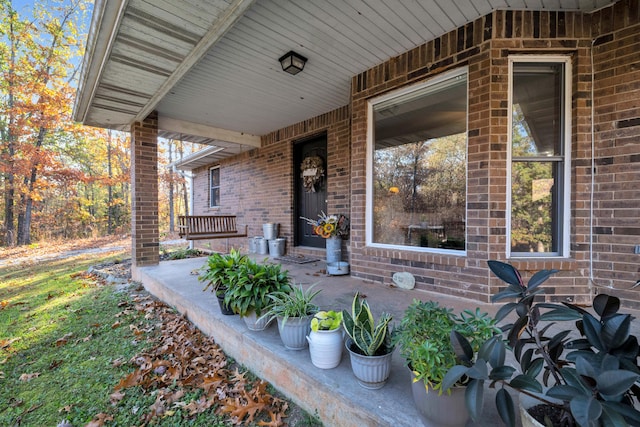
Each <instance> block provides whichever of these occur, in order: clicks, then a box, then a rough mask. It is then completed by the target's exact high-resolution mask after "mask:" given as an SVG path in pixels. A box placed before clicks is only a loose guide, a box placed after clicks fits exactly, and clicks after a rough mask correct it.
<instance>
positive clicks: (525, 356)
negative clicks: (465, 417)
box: [443, 261, 640, 427]
mask: <svg viewBox="0 0 640 427" xmlns="http://www.w3.org/2000/svg"><path fill="white" fill-rule="evenodd" d="M489 268H490V269H491V271H492V272H493V273H494V274H495V275H496V276H497V277H498V278H500V279H501V280H503V281H504V282H506V283H507V287H506V289H504V290H501V291H500V292H498V293H497V294H496V295H494V296H493V298H492V299H493V301H502V300H505V299H511V300H513V299H516V301H511V302H508V303H506V304H505V305H504V306H502V307H501V308H500V310H499V311H498V313H497V314H496V318H497V319H498V320H502V319H504V318H505V317H506V316H507V315H509V314H510V313H515V315H516V318H515V321H514V322H513V323H510V324H508V325H506V326H505V327H504V328H503V329H504V330H505V333H506V341H505V340H504V339H503V337H501V336H499V337H494V338H492V339H489V340H487V341H486V342H485V343H483V345H482V346H481V348H480V349H479V351H478V352H477V355H476V356H477V357H475V358H474V352H473V350H472V349H471V348H470V347H469V345H468V342H466V340H465V339H464V337H461V336H459V335H458V334H455V333H453V334H452V337H451V338H452V342H454V343H456V349H457V353H458V356H459V359H460V360H461V361H463V363H461V364H459V365H457V366H455V367H453V368H452V369H451V370H450V371H449V373H448V374H447V376H446V378H445V381H444V385H443V387H446V386H447V385H449V384H452V383H454V382H456V381H458V380H459V379H460V378H468V380H469V385H470V389H471V390H472V393H468V395H467V396H466V397H467V399H466V405H467V408H468V409H469V412H470V414H471V417H472V418H473V419H478V418H479V416H480V413H481V408H482V402H483V397H482V394H483V385H484V383H489V384H490V386H491V387H496V386H499V387H500V388H499V390H498V391H497V393H496V400H495V403H496V407H497V409H498V413H499V414H500V417H501V418H502V420H503V421H504V422H505V423H506V424H507V425H509V426H514V425H515V424H516V416H515V409H514V404H513V398H512V397H511V395H510V393H509V391H516V392H520V393H523V394H525V395H529V396H531V397H533V398H535V399H537V400H538V401H539V402H540V404H541V405H542V406H541V407H538V409H539V410H545V412H544V413H545V414H547V415H546V419H545V415H542V416H540V417H539V418H540V419H538V418H537V419H538V421H539V422H541V423H543V424H547V425H549V424H551V423H553V424H554V425H561V426H573V425H579V426H583V427H584V426H606V427H609V426H616V427H617V426H626V425H640V412H638V410H637V409H635V407H634V405H636V404H638V401H639V397H640V387H639V386H638V380H639V379H640V368H639V366H638V356H639V355H640V347H639V346H638V340H637V338H636V337H635V336H633V335H631V332H630V330H631V321H632V319H633V318H632V317H631V316H630V315H629V314H622V313H618V310H619V308H620V300H619V299H618V298H616V297H612V296H609V295H605V294H600V295H597V296H596V297H595V298H594V299H593V311H594V312H595V315H594V314H592V313H591V312H589V311H587V310H584V309H583V308H580V307H578V306H576V305H573V304H569V303H562V304H551V303H544V302H539V301H536V297H537V296H539V295H540V294H542V293H543V289H542V288H541V287H540V285H541V284H542V283H544V282H545V281H546V280H547V279H548V278H549V277H550V276H551V275H553V274H555V273H556V272H557V270H541V271H538V272H537V273H535V274H534V275H533V276H532V277H531V278H530V279H529V281H528V283H527V284H525V283H524V281H523V279H522V276H521V274H520V272H519V271H518V270H517V269H516V268H515V267H513V266H512V265H510V264H506V263H503V262H500V261H489ZM559 321H562V322H575V323H573V324H572V323H569V325H573V326H566V327H564V328H561V327H559V325H558V324H555V322H559ZM562 325H563V326H564V325H565V324H564V323H563V324H562ZM508 353H509V354H511V355H512V356H513V359H515V362H516V365H517V368H516V367H513V366H511V365H510V364H509V363H507V357H506V355H507V354H508ZM474 359H475V360H474ZM548 409H552V410H551V411H547V410H548ZM532 415H534V414H532ZM552 415H553V416H556V419H555V421H552V420H551V416H552Z"/></svg>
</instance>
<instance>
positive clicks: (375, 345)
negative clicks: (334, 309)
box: [342, 292, 393, 356]
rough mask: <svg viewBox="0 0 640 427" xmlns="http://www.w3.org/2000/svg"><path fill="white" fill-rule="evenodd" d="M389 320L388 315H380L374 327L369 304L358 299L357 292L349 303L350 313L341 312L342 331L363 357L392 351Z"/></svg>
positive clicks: (389, 316)
mask: <svg viewBox="0 0 640 427" xmlns="http://www.w3.org/2000/svg"><path fill="white" fill-rule="evenodd" d="M391 319H392V317H391V315H390V314H389V313H382V315H381V316H380V319H379V320H380V321H379V322H378V324H377V325H376V323H375V320H374V318H373V314H372V313H371V309H370V308H369V304H368V303H367V301H366V300H364V299H361V298H360V294H359V293H358V292H356V295H355V297H354V298H353V302H352V303H351V313H349V312H348V311H347V310H342V321H343V323H344V329H345V331H346V332H347V335H349V338H351V339H352V340H353V343H354V345H355V346H356V347H358V349H359V350H360V352H362V354H364V355H365V356H380V355H383V354H388V353H390V352H391V351H393V345H392V344H391V332H390V331H389V323H390V322H391Z"/></svg>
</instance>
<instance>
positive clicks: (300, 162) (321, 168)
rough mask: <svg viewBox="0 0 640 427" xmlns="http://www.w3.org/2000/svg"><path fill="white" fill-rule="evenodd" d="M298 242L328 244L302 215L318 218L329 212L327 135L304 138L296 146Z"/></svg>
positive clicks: (302, 244) (296, 232) (317, 244)
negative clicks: (321, 213) (322, 213)
mask: <svg viewBox="0 0 640 427" xmlns="http://www.w3.org/2000/svg"><path fill="white" fill-rule="evenodd" d="M293 164H294V168H295V169H294V171H293V172H294V173H293V176H294V179H295V191H296V202H295V218H296V222H295V224H296V230H295V244H296V246H312V247H316V248H324V247H325V242H324V239H323V238H322V237H320V236H318V235H316V234H314V233H313V229H312V227H311V226H310V225H309V224H307V222H306V221H305V220H303V219H301V217H305V218H310V219H314V220H315V219H318V214H319V213H320V212H327V177H326V175H327V136H326V135H321V136H317V137H314V138H312V139H308V140H305V141H301V142H298V143H296V144H295V146H294V162H293Z"/></svg>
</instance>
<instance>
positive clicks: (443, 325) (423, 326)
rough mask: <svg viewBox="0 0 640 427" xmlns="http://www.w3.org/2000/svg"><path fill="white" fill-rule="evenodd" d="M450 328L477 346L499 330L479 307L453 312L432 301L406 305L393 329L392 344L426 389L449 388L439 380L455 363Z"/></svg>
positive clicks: (443, 389) (442, 389) (493, 321)
mask: <svg viewBox="0 0 640 427" xmlns="http://www.w3.org/2000/svg"><path fill="white" fill-rule="evenodd" d="M452 330H455V331H458V332H459V333H460V334H461V335H462V336H464V337H466V338H467V339H468V340H469V341H470V342H471V343H473V344H472V346H474V347H476V348H478V347H479V346H480V343H482V342H484V341H485V340H487V339H488V338H490V337H492V336H494V335H495V334H497V333H499V332H500V330H499V329H498V328H497V327H496V326H495V320H494V319H493V318H491V317H490V316H489V315H488V314H486V313H482V312H480V310H479V309H477V310H476V311H470V310H465V311H464V312H462V313H460V315H456V314H454V313H453V310H452V309H450V308H446V307H442V306H440V305H439V304H438V303H437V302H435V301H418V300H414V301H413V303H412V304H411V305H409V307H407V309H406V310H405V313H404V315H403V317H402V320H401V321H400V325H399V326H398V327H397V328H396V330H395V333H394V337H393V341H394V343H396V344H398V345H399V347H400V354H401V355H402V357H403V358H404V359H405V360H406V363H407V365H408V367H409V369H411V371H412V372H413V373H414V375H415V381H420V380H422V381H424V384H425V387H426V388H427V389H429V388H432V389H434V390H439V391H447V390H448V389H449V387H451V386H449V387H443V386H442V381H443V379H444V376H445V374H446V373H447V371H448V370H449V369H450V368H451V367H453V366H455V365H456V364H457V363H458V361H457V359H456V353H455V351H454V349H453V346H452V343H451V339H450V333H451V331H452Z"/></svg>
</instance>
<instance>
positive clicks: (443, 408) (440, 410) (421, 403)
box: [411, 372, 469, 427]
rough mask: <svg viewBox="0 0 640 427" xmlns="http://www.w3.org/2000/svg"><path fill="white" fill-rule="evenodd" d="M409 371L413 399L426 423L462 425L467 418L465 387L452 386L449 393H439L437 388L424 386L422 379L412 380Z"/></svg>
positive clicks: (457, 426) (447, 426) (441, 426)
mask: <svg viewBox="0 0 640 427" xmlns="http://www.w3.org/2000/svg"><path fill="white" fill-rule="evenodd" d="M414 380H415V375H414V374H413V372H411V391H412V393H413V401H414V403H415V404H416V408H418V412H419V413H420V416H421V417H422V419H423V420H424V421H425V423H426V425H429V426H439V427H463V426H465V425H466V424H467V420H468V419H469V412H468V411H467V406H466V404H465V401H464V393H465V391H466V387H454V388H452V389H451V393H450V394H448V393H442V394H439V392H438V391H437V390H433V389H432V388H429V391H427V388H426V387H425V384H424V381H422V380H421V381H414Z"/></svg>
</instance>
